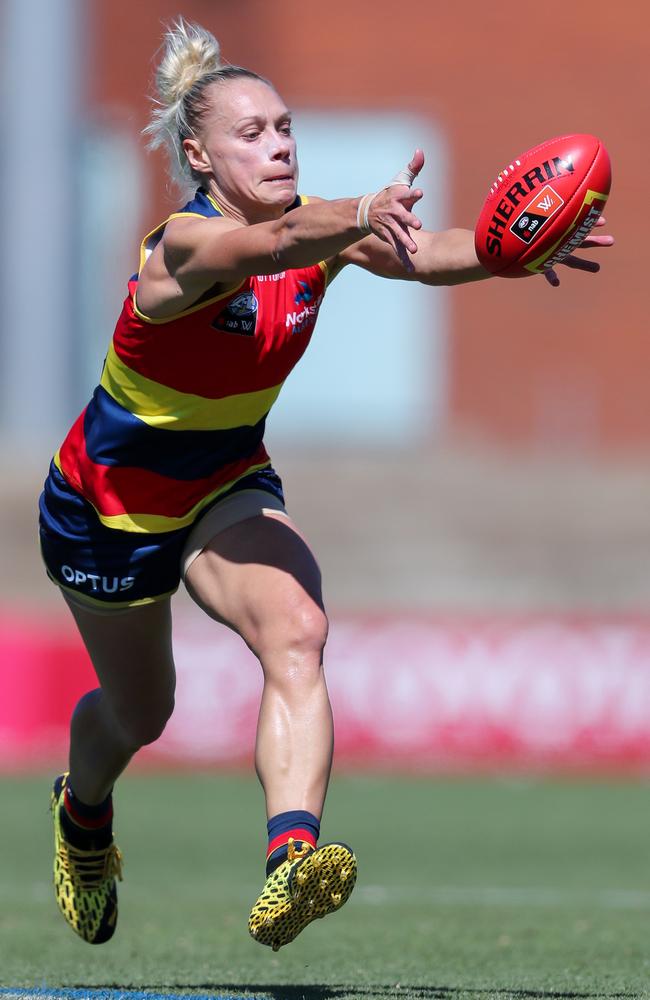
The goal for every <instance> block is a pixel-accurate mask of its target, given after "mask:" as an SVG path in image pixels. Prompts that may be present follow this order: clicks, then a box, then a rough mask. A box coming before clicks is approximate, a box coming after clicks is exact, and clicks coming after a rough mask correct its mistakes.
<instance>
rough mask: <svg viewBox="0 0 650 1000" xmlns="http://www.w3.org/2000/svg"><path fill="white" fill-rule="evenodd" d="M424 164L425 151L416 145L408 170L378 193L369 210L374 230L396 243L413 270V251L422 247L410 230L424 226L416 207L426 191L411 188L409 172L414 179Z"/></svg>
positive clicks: (405, 264) (388, 241) (378, 234)
mask: <svg viewBox="0 0 650 1000" xmlns="http://www.w3.org/2000/svg"><path fill="white" fill-rule="evenodd" d="M423 166H424V153H423V152H422V150H421V149H416V151H415V153H414V155H413V158H412V160H411V162H410V163H409V165H408V167H407V170H406V171H401V172H400V173H399V174H398V175H397V177H396V178H395V180H394V181H392V182H391V183H390V184H389V185H388V186H387V187H385V188H383V190H381V191H379V192H378V193H377V194H376V195H375V197H374V198H373V199H372V201H371V202H370V205H369V207H368V212H367V217H368V226H369V228H370V230H371V232H372V233H374V235H375V236H378V237H379V239H380V240H383V241H384V242H385V243H388V244H390V245H391V246H392V247H393V249H394V250H395V253H396V254H397V256H398V257H399V259H400V260H401V262H402V264H403V265H404V267H405V268H406V269H407V270H409V271H412V270H413V264H412V263H411V260H410V258H409V254H413V253H417V249H418V248H417V243H415V241H414V240H413V239H412V237H411V234H410V232H409V230H411V229H415V230H417V229H421V228H422V222H421V221H420V219H418V217H417V215H414V213H413V211H412V209H413V206H414V205H415V203H416V202H418V201H419V200H420V198H421V197H422V194H423V192H422V191H421V190H420V189H419V188H415V189H412V188H411V186H410V184H409V183H408V176H409V175H410V177H411V178H412V180H411V183H412V182H413V180H415V178H416V177H417V175H418V174H419V173H420V170H421V169H422V167H423Z"/></svg>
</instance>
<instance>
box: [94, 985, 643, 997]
mask: <svg viewBox="0 0 650 1000" xmlns="http://www.w3.org/2000/svg"><path fill="white" fill-rule="evenodd" d="M105 988H106V989H113V990H117V989H122V990H124V987H119V986H117V985H112V986H110V987H105ZM168 989H174V990H183V991H184V992H185V991H188V992H189V991H192V992H193V993H199V992H203V993H207V994H208V995H210V996H215V997H219V996H227V997H229V998H230V997H236V996H240V997H245V996H249V997H251V1000H253V998H256V997H258V996H259V997H262V996H266V997H270V998H272V1000H339V998H342V997H355V998H356V997H358V998H359V1000H364V998H366V997H367V998H378V1000H383V998H384V997H392V998H399V997H400V996H403V997H409V996H410V997H417V998H418V1000H420V998H421V1000H454V998H456V997H458V996H459V995H461V994H465V995H467V994H471V995H473V996H476V997H477V1000H480V997H482V996H485V995H486V994H489V995H490V996H499V997H503V998H504V1000H509V998H512V1000H599V998H602V1000H638V998H639V997H640V994H638V993H610V992H607V993H602V992H599V991H589V990H582V991H579V992H578V991H573V990H567V991H559V990H518V989H510V990H504V989H494V987H487V986H486V987H485V989H477V988H476V987H467V986H411V985H409V984H407V983H399V984H395V983H391V984H390V985H386V984H367V985H365V986H360V985H355V984H352V983H350V984H349V985H345V984H344V983H333V984H331V985H329V986H325V985H320V984H313V985H309V986H296V985H288V984H287V985H286V986H284V985H282V984H281V983H274V984H272V985H266V984H264V983H248V984H246V986H242V984H241V983H192V984H188V983H174V985H173V986H170V987H168ZM149 990H151V991H152V992H156V993H158V994H159V993H160V986H155V987H154V986H140V987H138V990H137V992H139V993H140V992H144V991H149ZM242 990H246V993H242ZM124 992H125V994H126V995H127V996H128V992H129V991H128V990H124ZM186 995H187V993H186Z"/></svg>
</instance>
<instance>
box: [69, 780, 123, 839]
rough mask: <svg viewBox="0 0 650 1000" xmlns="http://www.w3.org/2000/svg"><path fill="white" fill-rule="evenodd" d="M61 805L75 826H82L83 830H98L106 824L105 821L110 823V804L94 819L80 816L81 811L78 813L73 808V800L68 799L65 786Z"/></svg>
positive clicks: (111, 815)
mask: <svg viewBox="0 0 650 1000" xmlns="http://www.w3.org/2000/svg"><path fill="white" fill-rule="evenodd" d="M63 805H64V807H65V811H66V812H67V814H68V816H69V817H70V819H71V820H73V822H75V823H76V824H77V826H81V827H83V828H84V830H99V828H100V827H102V826H106V825H107V823H110V821H111V820H112V818H113V806H112V805H109V806H108V807H107V808H106V809H105V810H104V812H103V813H101V815H100V816H98V817H97V818H96V819H90V818H89V817H88V816H82V815H81V813H78V812H77V810H76V809H75V807H74V802H73V801H71V800H70V793H69V791H68V789H67V788H66V790H65V792H64V795H63Z"/></svg>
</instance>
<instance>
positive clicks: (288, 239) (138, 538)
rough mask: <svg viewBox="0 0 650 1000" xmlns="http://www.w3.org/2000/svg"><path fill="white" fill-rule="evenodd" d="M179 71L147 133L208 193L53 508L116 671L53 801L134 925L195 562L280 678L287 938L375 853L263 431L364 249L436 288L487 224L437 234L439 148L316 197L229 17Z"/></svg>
mask: <svg viewBox="0 0 650 1000" xmlns="http://www.w3.org/2000/svg"><path fill="white" fill-rule="evenodd" d="M157 85H158V104H157V108H156V110H155V112H154V114H153V117H152V121H151V124H150V125H149V128H148V132H149V134H150V136H151V138H152V144H153V145H154V146H158V145H167V147H168V151H169V153H170V158H171V162H172V165H173V167H174V168H175V169H176V171H177V173H178V174H180V180H181V181H182V182H184V183H186V184H188V185H189V186H190V188H191V190H192V194H191V196H190V197H189V200H188V201H187V203H186V204H185V206H184V207H183V208H182V209H181V210H180V211H178V212H176V213H175V214H173V215H171V216H170V217H169V218H168V219H167V220H166V221H165V222H163V223H162V224H161V225H160V226H158V228H157V229H155V230H154V231H153V232H151V233H150V234H149V235H148V236H147V237H146V238H145V240H144V241H143V244H142V250H141V258H140V267H139V270H138V273H137V274H136V275H135V276H134V277H133V278H132V280H131V281H130V282H129V288H128V295H127V298H126V300H125V303H124V307H123V310H122V313H121V315H120V317H119V319H118V322H117V326H116V329H115V334H114V336H113V339H112V342H111V345H110V347H109V349H108V354H107V357H106V362H105V365H104V369H103V372H102V376H101V381H100V383H99V385H98V386H97V388H96V389H95V391H94V394H93V396H92V399H91V401H90V403H89V404H88V406H87V407H86V409H85V410H84V411H83V413H82V414H81V416H80V417H79V419H78V420H77V421H76V423H75V424H74V425H73V427H72V429H71V430H70V432H69V434H68V436H67V437H66V439H65V441H64V442H63V444H62V446H61V448H60V449H59V451H58V452H57V454H56V456H55V457H54V460H53V462H52V465H51V468H50V472H49V476H48V478H47V481H46V483H45V488H44V492H43V494H42V497H41V503H40V509H41V519H40V524H41V545H42V551H43V557H44V560H45V563H46V566H47V570H48V573H49V575H50V577H51V578H52V580H53V581H54V582H55V583H56V584H58V586H59V587H60V588H61V590H62V592H63V595H64V597H65V599H66V601H67V603H68V605H69V607H70V610H71V612H72V614H73V615H74V618H75V621H76V623H77V626H78V628H79V631H80V633H81V636H82V638H83V641H84V643H85V645H86V647H87V649H88V652H89V654H90V657H91V659H92V662H93V665H94V667H95V670H96V673H97V678H98V681H99V687H98V688H97V689H96V690H93V691H90V692H89V693H87V694H86V695H85V696H84V697H83V698H82V699H81V700H80V702H79V704H78V705H77V707H76V709H75V711H74V714H73V718H72V723H71V742H70V758H69V770H68V771H67V772H66V773H65V774H63V775H61V776H60V777H58V778H57V779H56V781H55V784H54V790H53V794H52V811H53V815H54V827H55V865H54V872H55V890H56V898H57V901H58V905H59V907H60V909H61V911H62V912H63V915H64V916H65V918H66V920H67V921H68V923H69V924H70V925H71V926H72V928H73V929H74V930H75V931H76V932H77V933H78V934H79V935H80V936H81V937H82V938H83V939H84V940H86V941H88V942H91V943H101V942H103V941H106V940H108V939H109V938H110V937H111V936H112V934H113V932H114V930H115V925H116V919H117V895H116V887H115V880H116V878H118V877H119V878H121V871H120V860H121V856H120V853H119V850H118V849H117V847H116V845H115V843H114V841H113V834H112V825H111V824H112V800H111V792H112V789H113V786H114V783H115V781H116V779H117V778H118V777H119V775H120V774H121V773H122V771H123V770H124V768H125V767H126V766H127V764H128V762H129V761H130V759H131V757H132V756H133V755H134V754H135V753H136V752H137V751H138V750H139V749H140V748H141V747H142V746H144V745H145V744H148V743H151V742H152V741H154V740H156V739H157V738H158V736H160V734H161V733H162V731H163V729H164V727H165V724H166V722H167V720H168V718H169V716H170V714H171V712H172V709H173V703H174V663H173V659H172V648H171V616H170V597H171V595H172V593H173V592H174V591H175V590H176V588H177V587H178V584H179V581H180V579H181V578H182V579H183V580H184V582H185V586H186V587H187V589H188V591H189V593H190V595H191V596H192V598H193V599H194V600H195V601H196V603H197V604H198V605H199V606H200V607H201V608H202V609H203V610H204V611H205V612H206V614H208V615H209V616H210V617H211V618H213V619H214V620H215V621H217V622H221V623H224V624H226V625H228V626H229V627H230V628H231V629H233V630H234V631H235V632H237V633H239V635H240V636H241V637H242V639H243V641H244V642H245V643H246V644H247V645H248V646H249V647H250V648H251V649H252V650H253V651H254V653H255V655H256V656H257V658H258V659H259V662H260V665H261V668H262V671H263V675H264V690H263V695H262V700H261V706H260V714H259V724H258V730H257V741H256V748H255V762H256V769H257V773H258V775H259V778H260V781H261V783H262V786H263V789H264V794H265V798H266V810H267V819H268V845H267V863H266V876H267V878H266V883H265V885H264V888H263V890H262V893H261V895H260V897H259V899H258V900H257V901H256V902H255V904H254V905H253V908H252V911H251V915H250V921H249V929H250V932H251V934H252V935H253V937H254V938H256V940H258V941H259V942H261V943H263V944H268V945H270V946H271V947H273V948H274V949H277V948H279V947H280V946H281V945H283V944H286V943H287V942H289V941H291V940H292V939H293V938H294V937H295V936H296V935H297V934H298V933H299V932H300V931H301V930H302V929H303V928H304V927H305V926H306V925H307V924H308V923H309V922H310V921H311V920H313V919H314V918H315V917H321V916H324V915H325V914H328V913H330V912H331V911H333V910H336V909H338V908H339V907H340V906H341V905H342V904H343V903H344V902H345V901H346V899H347V898H348V896H349V895H350V892H351V891H352V888H353V886H354V881H355V878H356V859H355V856H354V854H353V853H352V851H351V850H350V848H348V847H347V846H346V845H345V844H340V843H336V844H326V845H324V846H320V847H319V846H318V835H319V822H320V817H321V812H322V808H323V801H324V798H325V793H326V789H327V784H328V779H329V773H330V766H331V761H332V713H331V709H330V704H329V700H328V696H327V689H326V685H325V678H324V674H323V647H324V645H325V640H326V636H327V618H326V615H325V611H324V608H323V600H322V596H321V583H320V574H319V570H318V566H317V564H316V561H315V559H314V556H313V555H312V553H311V551H310V549H309V546H308V544H307V542H306V541H305V539H304V538H303V536H302V535H301V533H300V531H299V530H298V528H297V527H296V525H295V524H294V523H293V521H292V519H291V517H290V516H289V514H288V513H287V511H286V509H285V505H284V497H283V493H282V486H281V482H280V479H279V478H278V476H277V474H276V473H275V471H274V470H273V468H272V466H271V463H270V459H269V456H268V454H267V452H266V450H265V448H264V424H265V420H266V416H267V414H268V412H269V410H270V408H271V406H272V404H273V402H274V400H275V399H276V397H277V396H278V393H279V392H280V389H281V387H282V383H283V382H284V379H285V378H286V377H287V375H288V374H289V372H290V371H291V369H292V368H293V367H294V365H295V364H296V362H297V361H298V360H299V358H300V357H301V355H302V354H303V352H304V350H305V348H306V347H307V344H308V342H309V338H310V336H311V334H312V331H313V328H314V324H315V322H316V319H317V316H318V313H319V310H320V308H321V305H322V302H323V296H324V294H325V290H326V288H327V285H328V283H329V282H330V281H332V279H333V278H334V277H335V275H336V274H337V273H338V272H339V271H340V270H341V269H342V268H343V267H345V266H346V265H348V264H356V265H358V266H359V267H362V268H365V269H366V270H369V271H372V272H373V273H374V274H377V275H380V276H384V277H390V278H404V279H407V280H411V281H420V282H424V283H425V284H430V285H440V284H455V283H460V282H468V281H476V280H478V279H481V278H485V277H487V273H486V272H485V271H484V270H483V269H482V268H481V266H480V265H479V263H478V261H477V258H476V255H475V252H474V245H473V234H472V233H471V232H469V231H465V230H459V229H454V230H450V231H448V232H443V233H436V234H434V233H428V232H424V231H422V229H421V223H420V221H419V220H418V218H417V217H416V215H415V214H414V213H413V208H414V205H415V204H416V202H417V201H418V200H419V199H420V197H421V196H422V192H421V191H420V190H418V189H412V187H411V184H412V182H413V181H414V180H415V178H416V177H417V175H418V173H419V171H420V170H421V168H422V165H423V162H424V157H423V154H422V152H421V151H419V150H418V151H416V153H415V155H414V156H413V158H412V160H411V162H410V164H409V166H408V168H407V169H406V170H404V171H402V172H401V173H400V174H399V175H398V176H397V177H396V178H395V179H394V180H393V181H392V182H391V183H389V184H388V185H387V186H386V187H385V188H383V189H382V190H380V191H378V192H369V193H367V194H365V195H363V197H353V198H343V199H340V200H337V201H323V200H320V199H315V198H309V199H307V198H303V197H301V196H299V195H298V193H297V182H298V164H297V160H296V141H295V139H294V135H293V131H292V126H291V114H290V112H289V111H288V110H287V107H286V106H285V104H284V102H283V100H282V98H281V97H280V95H279V94H278V93H277V91H276V90H275V89H274V87H273V86H272V85H271V84H270V83H269V82H268V81H267V80H265V79H263V78H262V77H260V76H258V75H257V74H256V73H254V72H251V71H249V70H246V69H242V68H240V67H237V66H232V65H229V64H226V63H224V62H222V60H221V56H220V51H219V45H218V43H217V41H216V40H215V38H214V37H213V36H212V35H211V34H210V33H209V32H207V31H205V30H204V29H203V28H201V27H200V26H198V25H192V24H188V23H185V22H184V21H183V20H179V21H178V22H177V23H176V24H174V25H173V26H172V28H171V29H170V30H169V31H168V33H167V35H166V47H165V51H164V54H163V57H162V60H161V62H160V65H159V68H158V73H157ZM605 243H607V238H606V237H600V238H599V237H593V238H591V239H590V240H589V241H587V244H585V245H590V246H595V245H599V244H600V245H604V244H605ZM570 263H573V266H578V267H582V268H584V269H585V270H590V271H595V270H597V267H598V265H597V264H594V263H591V262H586V261H575V260H573V261H570ZM551 280H552V281H556V280H557V279H556V277H555V275H551Z"/></svg>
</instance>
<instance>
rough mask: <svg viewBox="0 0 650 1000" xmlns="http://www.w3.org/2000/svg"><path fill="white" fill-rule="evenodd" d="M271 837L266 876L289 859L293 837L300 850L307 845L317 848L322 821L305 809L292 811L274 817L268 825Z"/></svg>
mask: <svg viewBox="0 0 650 1000" xmlns="http://www.w3.org/2000/svg"><path fill="white" fill-rule="evenodd" d="M266 828H267V831H268V835H269V846H268V849H267V854H266V874H267V876H268V875H270V874H271V872H273V871H275V869H276V868H277V867H278V865H281V864H282V862H283V861H286V859H287V852H288V850H289V838H290V837H291V838H292V839H293V841H294V843H295V846H296V848H297V849H298V850H301V849H302V848H303V847H304V845H305V844H308V845H309V846H310V847H313V848H315V847H316V843H317V841H318V834H319V833H320V820H318V819H317V818H316V817H315V816H314V815H313V814H312V813H310V812H306V811H305V810H304V809H291V810H290V811H289V812H283V813H278V815H277V816H272V817H271V819H270V820H269V821H268V823H267V824H266Z"/></svg>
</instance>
